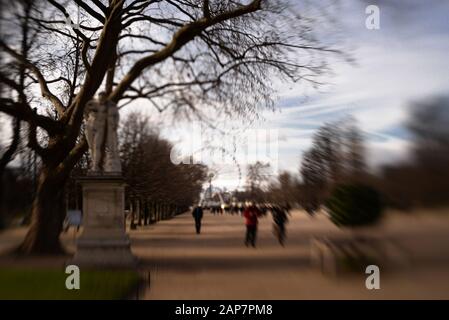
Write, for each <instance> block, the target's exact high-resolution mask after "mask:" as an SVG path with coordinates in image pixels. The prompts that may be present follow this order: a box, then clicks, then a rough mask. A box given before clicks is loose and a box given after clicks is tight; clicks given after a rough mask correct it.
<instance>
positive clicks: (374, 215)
mask: <svg viewBox="0 0 449 320" xmlns="http://www.w3.org/2000/svg"><path fill="white" fill-rule="evenodd" d="M326 206H327V208H328V209H329V213H330V218H331V220H332V222H333V223H335V224H336V225H337V226H348V227H357V226H364V225H371V224H375V223H376V222H377V221H378V220H379V219H380V217H381V214H382V211H383V204H382V199H381V196H380V193H379V192H378V191H376V190H375V189H373V188H371V187H368V186H363V185H340V186H337V187H336V188H335V189H334V190H333V192H332V194H331V196H330V197H329V199H328V200H327V201H326Z"/></svg>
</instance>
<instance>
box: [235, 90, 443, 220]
mask: <svg viewBox="0 0 449 320" xmlns="http://www.w3.org/2000/svg"><path fill="white" fill-rule="evenodd" d="M409 110H410V114H409V117H408V120H407V122H406V123H404V124H403V125H404V126H405V127H406V129H407V130H406V132H407V133H404V134H407V135H408V138H409V139H410V142H411V145H412V147H411V149H410V150H409V157H408V159H407V160H404V161H402V162H398V163H395V164H390V165H384V166H382V167H381V168H380V169H379V170H377V173H374V172H372V171H370V170H368V169H367V164H366V159H365V158H366V155H365V151H366V147H365V144H364V137H363V134H362V131H361V130H360V129H359V128H358V126H357V125H356V122H355V120H354V119H353V118H352V117H348V118H345V119H343V120H341V121H337V122H332V123H327V124H324V125H323V126H322V127H321V128H319V129H318V130H317V132H316V133H315V135H314V136H313V139H312V146H311V147H310V149H309V150H307V151H306V152H305V153H304V155H303V159H302V163H301V166H300V170H299V175H294V174H291V173H289V172H283V173H281V174H280V175H279V176H277V177H276V180H275V181H270V172H269V166H268V165H267V164H262V163H256V164H254V165H251V166H249V168H248V177H247V180H248V181H249V184H248V190H247V192H245V193H244V196H246V197H247V198H251V199H254V200H256V201H271V202H278V203H290V204H296V205H302V206H303V207H304V208H305V209H307V210H308V211H310V212H313V211H314V210H316V209H317V208H318V207H319V206H320V205H322V204H323V203H324V202H325V201H326V199H328V198H329V195H330V194H331V193H332V191H333V190H334V189H335V188H336V187H337V186H339V185H360V184H362V185H365V186H370V187H372V188H374V189H376V190H378V191H380V192H381V194H382V197H383V201H385V203H386V204H387V205H389V206H390V207H394V208H399V209H410V208H413V207H416V206H418V207H435V206H445V205H448V204H449V198H448V196H447V195H448V194H449V167H448V165H447V164H448V163H449V98H448V97H447V96H443V97H441V96H440V97H434V98H430V99H426V100H423V101H418V102H416V103H414V104H412V105H411V106H410V108H409ZM262 182H263V183H262Z"/></svg>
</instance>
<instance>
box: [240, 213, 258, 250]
mask: <svg viewBox="0 0 449 320" xmlns="http://www.w3.org/2000/svg"><path fill="white" fill-rule="evenodd" d="M260 214H261V212H260V211H259V209H258V208H257V207H256V206H255V205H253V204H251V205H249V206H248V207H247V208H246V209H245V211H244V212H243V216H244V217H245V225H246V237H245V245H246V246H249V245H250V244H251V245H252V246H253V247H254V248H255V247H256V237H257V225H258V223H259V221H258V218H259V216H260Z"/></svg>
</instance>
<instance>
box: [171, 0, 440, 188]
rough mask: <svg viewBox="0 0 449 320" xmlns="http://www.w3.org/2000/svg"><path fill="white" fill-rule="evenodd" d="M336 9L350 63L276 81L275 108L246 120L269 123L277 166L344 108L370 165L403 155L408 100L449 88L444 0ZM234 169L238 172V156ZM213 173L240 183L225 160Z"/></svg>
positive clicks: (294, 156)
mask: <svg viewBox="0 0 449 320" xmlns="http://www.w3.org/2000/svg"><path fill="white" fill-rule="evenodd" d="M370 4H374V5H377V6H378V7H379V8H380V29H379V30H368V29H367V28H366V26H365V20H366V18H367V14H366V13H365V8H366V6H368V5H370ZM338 12H339V14H340V15H341V16H340V21H341V26H340V28H341V30H340V31H339V36H340V37H342V38H343V39H344V41H345V43H346V45H347V46H348V48H350V52H351V54H352V56H353V57H354V58H355V61H356V63H354V64H350V63H347V62H345V61H335V62H333V70H334V75H333V76H332V77H329V79H326V80H327V82H329V83H330V85H328V86H326V87H325V88H321V89H320V90H319V91H312V90H304V88H303V87H302V86H301V84H300V85H297V86H291V85H288V86H286V85H282V84H281V85H280V86H279V92H280V99H279V101H278V102H277V107H278V110H277V111H276V112H274V113H265V114H264V115H265V121H261V122H259V123H256V124H254V127H259V128H265V129H273V130H277V132H278V136H279V139H278V150H279V154H278V160H279V163H278V168H279V170H289V171H292V172H298V167H299V164H300V161H301V155H302V153H303V151H305V150H306V149H307V148H308V147H309V146H310V142H311V136H312V134H313V133H314V131H315V130H316V129H317V128H318V127H319V126H320V125H322V124H323V123H325V122H328V121H333V120H336V119H339V118H341V117H344V116H345V115H352V116H353V117H355V118H356V119H357V121H358V124H359V126H360V127H361V128H362V129H363V131H364V132H365V137H366V142H367V146H368V161H369V163H370V165H371V167H372V168H376V167H379V165H381V164H384V163H391V162H394V161H400V160H403V159H406V158H407V149H408V147H409V146H410V143H409V139H410V137H409V135H408V133H407V131H406V129H405V126H404V122H405V121H406V119H407V116H408V107H409V106H410V104H411V103H412V102H413V101H417V100H421V99H427V98H429V97H432V96H435V95H441V94H448V93H449V63H448V52H449V18H448V17H449V1H440V0H434V1H421V0H407V1H405V0H397V1H387V0H383V1H374V0H373V1H369V0H366V1H361V0H348V1H342V4H341V6H340V8H339V9H338ZM170 136H171V137H172V138H173V135H170ZM175 140H176V138H175ZM182 140H183V139H181V140H180V142H179V143H180V144H183V143H184V145H185V143H186V142H185V140H183V142H182ZM216 140H217V139H216ZM237 140H238V142H239V141H241V140H242V139H241V137H239V139H237ZM241 171H243V173H240V175H243V177H241V178H243V180H244V164H242V165H241ZM218 173H219V174H218V177H217V180H216V182H215V183H216V185H221V186H226V187H227V188H233V187H235V186H241V185H242V183H243V184H244V181H241V179H239V173H238V170H237V169H232V166H227V167H226V168H225V169H223V170H221V172H220V170H219V169H218Z"/></svg>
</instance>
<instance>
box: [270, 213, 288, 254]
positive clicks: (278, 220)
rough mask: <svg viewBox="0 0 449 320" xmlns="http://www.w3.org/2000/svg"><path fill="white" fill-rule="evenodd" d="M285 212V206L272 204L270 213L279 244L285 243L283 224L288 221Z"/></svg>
mask: <svg viewBox="0 0 449 320" xmlns="http://www.w3.org/2000/svg"><path fill="white" fill-rule="evenodd" d="M287 213H288V209H287V207H281V206H273V208H272V209H271V214H272V216H273V231H274V234H275V236H276V238H277V239H278V241H279V243H280V244H281V246H284V244H285V238H286V229H285V224H286V223H287V221H288V216H287Z"/></svg>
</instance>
